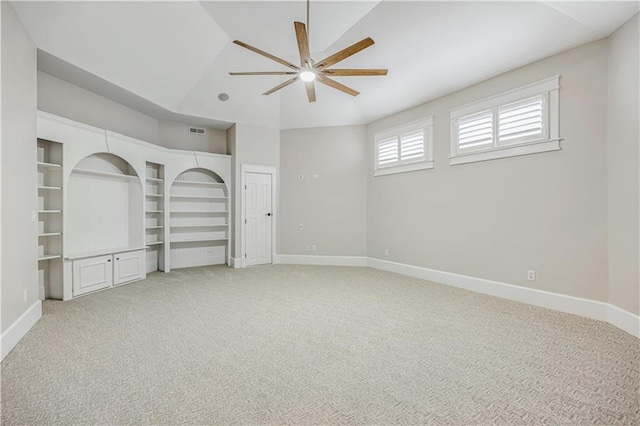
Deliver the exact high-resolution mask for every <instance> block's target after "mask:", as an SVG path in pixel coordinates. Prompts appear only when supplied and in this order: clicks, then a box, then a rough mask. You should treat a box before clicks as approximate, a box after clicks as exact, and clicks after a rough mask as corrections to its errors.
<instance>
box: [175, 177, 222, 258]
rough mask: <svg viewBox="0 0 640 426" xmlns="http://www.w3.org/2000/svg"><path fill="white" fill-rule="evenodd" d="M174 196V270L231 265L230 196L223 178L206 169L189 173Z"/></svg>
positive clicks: (178, 185) (177, 179) (176, 185)
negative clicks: (229, 259)
mask: <svg viewBox="0 0 640 426" xmlns="http://www.w3.org/2000/svg"><path fill="white" fill-rule="evenodd" d="M170 196H171V204H170V205H171V210H170V220H171V223H170V234H169V235H170V237H169V239H170V248H171V250H170V254H171V267H172V268H185V267H191V266H204V265H219V264H225V263H227V262H228V252H229V250H228V248H229V193H228V190H227V186H226V184H225V182H224V181H223V180H222V178H221V177H220V176H219V175H218V174H216V173H214V172H212V171H211V170H207V169H203V168H194V169H189V170H186V171H184V172H182V173H181V174H180V175H179V176H178V177H177V178H176V179H175V180H174V181H173V184H172V185H171V195H170Z"/></svg>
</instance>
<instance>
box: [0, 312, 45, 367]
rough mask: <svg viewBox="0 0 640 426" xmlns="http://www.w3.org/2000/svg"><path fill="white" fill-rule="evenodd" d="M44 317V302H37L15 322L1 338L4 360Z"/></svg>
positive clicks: (0, 344) (0, 345) (0, 343)
mask: <svg viewBox="0 0 640 426" xmlns="http://www.w3.org/2000/svg"><path fill="white" fill-rule="evenodd" d="M41 317H42V302H41V301H40V300H36V301H35V302H34V303H33V305H31V306H29V309H27V310H26V311H25V312H24V313H23V314H22V315H20V318H18V319H17V320H15V321H14V323H13V324H11V325H10V326H9V328H7V329H6V330H5V332H4V333H2V336H0V347H1V354H2V358H1V359H4V357H6V356H7V354H8V353H9V352H11V350H12V349H13V348H14V347H15V346H16V345H17V344H18V342H19V341H20V340H21V339H22V338H23V337H24V336H25V334H27V332H28V331H29V330H31V327H33V326H34V325H35V323H37V322H38V320H39V319H40V318H41Z"/></svg>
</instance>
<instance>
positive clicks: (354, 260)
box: [273, 254, 367, 266]
mask: <svg viewBox="0 0 640 426" xmlns="http://www.w3.org/2000/svg"><path fill="white" fill-rule="evenodd" d="M273 263H285V264H289V265H323V266H367V258H366V257H365V256H313V255H309V256H305V255H297V254H277V255H275V256H274V262H273Z"/></svg>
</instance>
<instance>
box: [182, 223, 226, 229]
mask: <svg viewBox="0 0 640 426" xmlns="http://www.w3.org/2000/svg"><path fill="white" fill-rule="evenodd" d="M228 226H229V225H226V224H225V225H171V229H173V228H226V227H228Z"/></svg>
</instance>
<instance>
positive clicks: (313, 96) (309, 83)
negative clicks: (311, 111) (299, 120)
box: [304, 81, 316, 102]
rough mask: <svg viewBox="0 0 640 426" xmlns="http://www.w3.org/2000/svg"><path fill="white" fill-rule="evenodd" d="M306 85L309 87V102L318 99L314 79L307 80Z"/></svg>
mask: <svg viewBox="0 0 640 426" xmlns="http://www.w3.org/2000/svg"><path fill="white" fill-rule="evenodd" d="M304 86H305V87H306V89H307V98H309V102H315V101H316V86H315V85H314V84H313V81H305V82H304Z"/></svg>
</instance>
